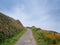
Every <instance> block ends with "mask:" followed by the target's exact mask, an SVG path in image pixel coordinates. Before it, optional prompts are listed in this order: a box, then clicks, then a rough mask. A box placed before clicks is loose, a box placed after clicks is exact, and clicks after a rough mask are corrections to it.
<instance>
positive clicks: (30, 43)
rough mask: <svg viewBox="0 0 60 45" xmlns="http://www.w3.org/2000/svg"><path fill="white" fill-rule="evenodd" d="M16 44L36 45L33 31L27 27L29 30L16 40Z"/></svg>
mask: <svg viewBox="0 0 60 45" xmlns="http://www.w3.org/2000/svg"><path fill="white" fill-rule="evenodd" d="M15 45H36V41H35V39H34V37H33V35H32V31H31V30H30V29H27V32H26V33H25V34H24V35H23V36H22V37H21V38H20V39H19V40H18V41H17V42H16V44H15Z"/></svg>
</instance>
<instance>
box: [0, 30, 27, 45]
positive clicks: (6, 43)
mask: <svg viewBox="0 0 60 45" xmlns="http://www.w3.org/2000/svg"><path fill="white" fill-rule="evenodd" d="M25 32H26V29H23V30H22V31H21V32H19V33H17V34H16V35H15V36H13V37H11V38H9V39H6V40H4V42H1V43H0V45H15V42H16V41H17V40H18V39H19V38H20V37H21V36H22V35H23V34H24V33H25Z"/></svg>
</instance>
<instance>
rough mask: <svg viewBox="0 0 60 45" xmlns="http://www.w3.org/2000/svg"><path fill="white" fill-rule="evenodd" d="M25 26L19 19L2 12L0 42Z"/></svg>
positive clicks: (0, 17) (0, 14) (0, 15)
mask: <svg viewBox="0 0 60 45" xmlns="http://www.w3.org/2000/svg"><path fill="white" fill-rule="evenodd" d="M23 28H24V27H23V25H22V23H21V22H20V21H19V20H15V19H13V18H11V17H9V16H6V15H4V14H2V13H0V42H2V41H4V40H5V39H8V38H10V37H12V36H14V35H15V34H17V33H19V32H20V31H21V30H22V29H23Z"/></svg>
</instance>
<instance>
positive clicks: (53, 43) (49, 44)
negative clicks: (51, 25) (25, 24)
mask: <svg viewBox="0 0 60 45" xmlns="http://www.w3.org/2000/svg"><path fill="white" fill-rule="evenodd" d="M32 32H33V35H34V37H35V39H36V41H37V44H38V45H60V34H59V33H56V32H52V31H47V30H42V29H39V28H32Z"/></svg>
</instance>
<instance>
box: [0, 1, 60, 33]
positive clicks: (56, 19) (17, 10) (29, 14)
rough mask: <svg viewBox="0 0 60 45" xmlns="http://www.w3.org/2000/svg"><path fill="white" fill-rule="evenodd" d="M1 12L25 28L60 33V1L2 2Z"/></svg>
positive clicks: (0, 2)
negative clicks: (16, 20) (32, 27)
mask: <svg viewBox="0 0 60 45" xmlns="http://www.w3.org/2000/svg"><path fill="white" fill-rule="evenodd" d="M0 12H2V13H4V14H6V15H8V16H10V17H13V18H15V19H19V20H20V21H21V22H22V23H23V25H24V26H36V27H40V28H42V29H49V30H53V31H57V32H60V0H0Z"/></svg>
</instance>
